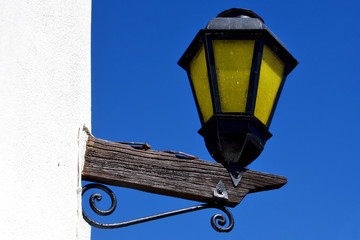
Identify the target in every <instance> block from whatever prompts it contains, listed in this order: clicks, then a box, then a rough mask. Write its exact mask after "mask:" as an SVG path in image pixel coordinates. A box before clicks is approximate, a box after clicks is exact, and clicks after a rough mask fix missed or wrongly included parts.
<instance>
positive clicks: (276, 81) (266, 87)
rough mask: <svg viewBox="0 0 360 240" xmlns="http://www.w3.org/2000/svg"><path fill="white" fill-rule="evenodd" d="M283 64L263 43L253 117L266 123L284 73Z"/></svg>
mask: <svg viewBox="0 0 360 240" xmlns="http://www.w3.org/2000/svg"><path fill="white" fill-rule="evenodd" d="M284 70H285V64H284V62H283V61H281V59H280V58H279V57H278V56H277V55H276V54H275V53H274V52H273V51H271V49H270V48H269V47H268V46H266V45H264V51H263V59H262V61H261V69H260V78H259V87H258V91H257V97H256V106H255V117H257V118H258V119H259V120H260V121H261V122H262V123H263V124H265V125H266V123H267V121H268V119H269V116H270V113H271V109H272V107H273V105H274V101H275V98H276V94H277V92H278V90H279V87H280V83H281V80H282V78H283V75H284Z"/></svg>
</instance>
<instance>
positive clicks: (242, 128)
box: [178, 9, 298, 185]
mask: <svg viewBox="0 0 360 240" xmlns="http://www.w3.org/2000/svg"><path fill="white" fill-rule="evenodd" d="M178 64H179V65H180V66H181V67H182V68H184V69H185V70H186V71H187V73H188V77H189V80H190V85H191V89H192V92H193V95H194V99H195V102H196V106H197V110H198V113H199V117H200V121H201V125H202V128H201V129H200V130H199V134H200V135H202V136H203V137H204V140H205V144H206V147H207V149H208V151H209V153H210V154H211V156H212V157H213V158H214V159H215V160H216V161H217V162H220V163H222V164H223V165H224V166H225V167H226V168H227V169H228V171H229V173H230V176H231V178H232V180H233V183H234V185H237V184H238V183H239V181H240V179H241V176H242V172H243V170H244V168H245V167H246V166H247V165H249V164H250V163H251V162H252V161H254V160H255V159H256V158H257V157H258V156H259V154H260V153H261V152H262V150H263V148H264V145H265V143H266V141H267V140H268V139H269V138H270V137H271V136H272V135H271V133H270V132H269V131H268V129H269V127H270V123H271V120H272V118H273V115H274V112H275V109H276V105H277V103H278V100H279V97H280V94H281V90H282V88H283V85H284V82H285V79H286V77H287V75H288V74H289V73H290V72H291V71H292V70H293V69H294V68H295V67H296V65H297V64H298V62H297V61H296V59H295V58H294V57H293V56H292V55H291V54H290V53H289V51H288V50H287V49H286V47H285V46H284V45H283V43H282V42H280V40H279V39H278V38H277V37H276V36H275V35H274V34H273V33H272V32H271V31H270V30H269V29H268V28H267V27H266V26H265V25H264V21H263V20H262V18H260V17H259V16H258V15H256V14H255V13H253V12H252V11H250V10H245V9H230V10H227V11H224V12H222V13H220V14H219V15H218V16H217V17H216V18H214V19H212V20H211V21H210V22H209V23H208V24H207V26H206V28H205V29H202V30H200V31H199V33H198V34H197V35H196V37H195V39H194V40H193V41H192V43H191V44H190V46H189V47H188V49H187V50H186V51H185V53H184V55H183V56H182V57H181V59H180V60H179V62H178Z"/></svg>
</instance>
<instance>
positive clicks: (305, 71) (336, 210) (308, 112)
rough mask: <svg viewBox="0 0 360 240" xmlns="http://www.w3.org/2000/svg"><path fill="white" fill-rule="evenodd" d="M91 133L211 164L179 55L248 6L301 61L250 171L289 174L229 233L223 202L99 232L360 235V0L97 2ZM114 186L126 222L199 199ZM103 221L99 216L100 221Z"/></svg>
mask: <svg viewBox="0 0 360 240" xmlns="http://www.w3.org/2000/svg"><path fill="white" fill-rule="evenodd" d="M92 2H93V9H92V133H93V135H94V136H96V137H98V138H102V139H106V140H112V141H136V142H146V143H149V144H150V145H151V146H152V148H153V149H155V150H178V151H183V152H186V153H189V154H192V155H196V156H198V157H200V158H201V159H205V160H208V161H212V160H211V156H210V155H209V154H208V152H207V150H206V147H205V145H204V142H203V139H202V137H201V136H200V135H199V134H198V133H197V131H198V130H199V128H200V121H199V119H198V115H197V112H196V108H195V103H194V101H193V97H192V94H191V90H190V85H189V83H188V79H187V76H186V73H185V71H184V70H183V69H181V68H180V67H179V66H178V65H177V61H178V60H179V58H180V57H181V56H182V54H183V52H184V51H185V50H186V48H187V46H188V45H189V44H190V42H191V40H192V39H193V38H194V36H195V35H196V33H197V32H198V30H199V29H201V28H203V27H204V26H205V25H206V24H207V22H208V21H209V20H210V19H212V18H213V17H215V16H216V15H217V14H218V13H220V12H221V11H223V10H226V9H229V8H233V7H237V8H247V9H251V10H253V11H254V12H256V13H257V14H258V15H260V16H261V17H262V18H263V19H264V20H265V24H266V25H267V26H268V27H269V28H270V29H271V30H272V31H273V32H274V33H275V34H276V35H277V36H278V37H279V38H280V39H281V40H282V41H283V42H284V43H285V45H286V46H287V47H288V49H289V50H290V52H291V53H292V54H293V56H294V57H295V58H297V60H298V61H299V62H300V64H299V65H298V67H297V68H296V69H295V70H294V71H293V72H292V73H291V74H290V75H289V77H288V79H287V82H286V84H285V87H284V89H283V93H282V96H281V98H280V101H279V104H278V107H277V110H276V113H275V115H274V118H273V121H272V125H271V127H270V132H271V133H272V134H273V135H274V136H273V137H272V138H271V139H270V140H269V141H268V142H267V144H266V147H265V150H264V151H263V153H262V154H261V155H260V157H259V158H258V159H257V160H255V161H254V162H253V163H252V164H251V165H250V166H249V168H250V169H254V170H257V171H262V172H268V173H273V174H277V175H282V176H286V177H287V178H288V184H287V185H285V186H284V187H283V188H281V189H280V190H274V191H268V192H261V193H255V194H250V195H248V196H247V197H246V198H245V199H244V200H243V202H242V203H241V204H239V205H238V206H237V207H236V208H234V209H231V211H232V213H233V215H234V218H235V227H234V229H233V231H232V232H230V233H228V234H223V233H217V232H215V231H214V230H213V229H212V227H211V225H210V217H211V216H212V215H213V214H214V213H217V212H216V211H214V210H205V211H201V212H195V213H190V214H186V215H182V216H176V217H171V218H167V219H163V220H157V221H154V222H150V223H144V224H140V225H136V226H131V227H127V228H123V229H118V230H98V229H95V228H93V229H92V239H95V240H96V239H102V240H106V239H135V240H136V239H144V238H150V239H158V240H160V239H167V240H168V239H173V240H176V239H205V238H206V239H209V240H210V239H214V240H215V239H228V240H231V239H248V240H249V239H257V240H258V239H265V238H266V239H277V240H279V239H287V240H288V239H292V240H296V239H331V240H332V239H360V193H359V183H360V180H359V177H358V172H359V168H360V157H359V147H360V139H359V135H360V130H359V127H358V121H359V118H360V98H359V89H360V83H359V76H358V69H359V67H358V56H359V54H360V47H359V37H360V28H359V26H358V21H357V16H358V12H359V10H360V2H359V1H355V0H353V1H350V0H344V1H341V2H340V1H308V0H304V1H298V2H295V1H268V0H258V1H240V0H238V1H214V0H208V1H202V0H201V1H198V0H192V1H190V0H182V1H169V0H168V1H165V0H163V1H160V0H153V1H145V0H138V1H119V0H107V1H100V0H93V1H92ZM112 189H115V191H116V193H117V195H118V198H119V206H118V208H119V209H118V212H117V213H116V214H117V215H115V216H112V217H110V219H106V220H103V221H104V222H106V221H107V222H111V221H124V220H130V219H132V218H137V217H143V216H146V215H151V214H155V213H159V212H165V211H170V210H174V209H178V208H182V207H187V206H192V205H196V204H197V203H196V202H191V201H185V200H181V199H175V198H170V197H164V196H158V195H154V194H148V193H143V192H139V191H134V190H128V189H121V188H112ZM99 221H100V220H99Z"/></svg>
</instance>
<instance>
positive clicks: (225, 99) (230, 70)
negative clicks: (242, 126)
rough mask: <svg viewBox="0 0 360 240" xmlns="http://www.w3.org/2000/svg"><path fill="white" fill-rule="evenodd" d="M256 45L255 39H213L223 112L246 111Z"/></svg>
mask: <svg viewBox="0 0 360 240" xmlns="http://www.w3.org/2000/svg"><path fill="white" fill-rule="evenodd" d="M254 45H255V41H254V40H213V49H214V58H215V67H216V74H217V79H218V88H219V94H220V102H221V109H222V111H223V112H245V107H246V100H247V96H248V88H249V79H250V71H251V64H252V58H253V52H254Z"/></svg>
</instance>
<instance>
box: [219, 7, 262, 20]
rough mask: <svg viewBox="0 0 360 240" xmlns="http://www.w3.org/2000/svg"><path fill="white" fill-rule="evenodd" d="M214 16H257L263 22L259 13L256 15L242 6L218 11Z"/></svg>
mask: <svg viewBox="0 0 360 240" xmlns="http://www.w3.org/2000/svg"><path fill="white" fill-rule="evenodd" d="M216 17H217V18H257V19H259V20H260V21H261V22H263V23H264V19H262V18H261V17H260V16H259V15H257V14H256V13H254V12H253V11H251V10H248V9H243V8H231V9H228V10H225V11H223V12H221V13H219V14H218V15H217V16H216Z"/></svg>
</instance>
